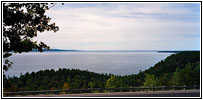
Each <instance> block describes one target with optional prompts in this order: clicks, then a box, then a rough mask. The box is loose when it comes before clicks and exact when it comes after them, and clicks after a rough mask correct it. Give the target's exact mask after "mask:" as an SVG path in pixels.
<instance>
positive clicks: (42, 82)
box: [3, 51, 200, 92]
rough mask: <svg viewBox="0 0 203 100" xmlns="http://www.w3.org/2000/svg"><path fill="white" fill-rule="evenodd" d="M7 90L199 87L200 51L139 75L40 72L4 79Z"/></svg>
mask: <svg viewBox="0 0 203 100" xmlns="http://www.w3.org/2000/svg"><path fill="white" fill-rule="evenodd" d="M3 82H4V84H3V88H4V92H5V91H29V90H58V89H86V88H116V87H138V86H172V85H177V86H181V85H188V86H191V85H199V84H200V52H199V51H190V52H178V53H175V54H172V55H170V56H168V57H167V58H166V59H165V60H162V61H160V62H158V63H157V64H155V65H154V66H152V67H150V68H149V69H148V70H145V71H140V72H139V73H138V74H133V75H127V76H116V75H112V74H98V73H94V72H89V71H86V70H79V69H61V68H59V70H57V71H56V70H53V69H51V70H41V71H38V72H32V73H26V74H24V75H20V77H4V81H3Z"/></svg>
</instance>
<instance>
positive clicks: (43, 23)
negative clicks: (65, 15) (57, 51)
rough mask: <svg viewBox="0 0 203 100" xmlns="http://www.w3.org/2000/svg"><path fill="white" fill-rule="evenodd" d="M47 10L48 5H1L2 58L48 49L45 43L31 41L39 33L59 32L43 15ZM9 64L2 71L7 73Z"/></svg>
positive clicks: (49, 19)
mask: <svg viewBox="0 0 203 100" xmlns="http://www.w3.org/2000/svg"><path fill="white" fill-rule="evenodd" d="M48 9H49V7H48V3H3V57H4V58H7V57H9V56H11V55H12V53H11V52H12V51H14V52H16V53H21V52H28V51H31V50H32V49H38V50H39V51H42V49H43V48H45V49H49V47H48V46H47V45H46V44H45V43H43V42H39V43H37V41H34V40H33V38H34V37H36V36H37V33H39V32H40V33H41V32H44V31H54V32H56V31H58V30H59V28H58V26H56V25H55V23H50V21H51V18H50V17H48V16H47V15H45V12H46V11H47V10H48ZM11 64H12V63H9V62H8V61H7V63H5V64H4V67H3V69H4V70H5V71H7V70H8V68H9V67H10V65H11Z"/></svg>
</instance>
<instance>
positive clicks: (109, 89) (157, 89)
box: [3, 85, 200, 96]
mask: <svg viewBox="0 0 203 100" xmlns="http://www.w3.org/2000/svg"><path fill="white" fill-rule="evenodd" d="M199 88H200V87H199V86H196V85H194V86H155V87H130V88H123V87H120V88H88V89H69V90H41V91H17V92H3V95H4V96H14V95H36V94H66V93H93V92H127V91H130V92H137V91H165V90H186V89H194V90H195V89H199Z"/></svg>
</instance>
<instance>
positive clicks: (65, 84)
mask: <svg viewBox="0 0 203 100" xmlns="http://www.w3.org/2000/svg"><path fill="white" fill-rule="evenodd" d="M62 89H63V90H67V89H70V86H69V84H68V83H66V82H65V83H64V84H63V88H62Z"/></svg>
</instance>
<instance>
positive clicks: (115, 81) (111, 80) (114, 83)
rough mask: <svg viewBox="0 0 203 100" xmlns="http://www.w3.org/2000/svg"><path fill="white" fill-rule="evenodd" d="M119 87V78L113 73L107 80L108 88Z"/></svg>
mask: <svg viewBox="0 0 203 100" xmlns="http://www.w3.org/2000/svg"><path fill="white" fill-rule="evenodd" d="M117 87H119V80H118V79H117V77H115V76H114V75H111V76H110V78H109V79H108V80H107V81H106V88H117Z"/></svg>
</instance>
